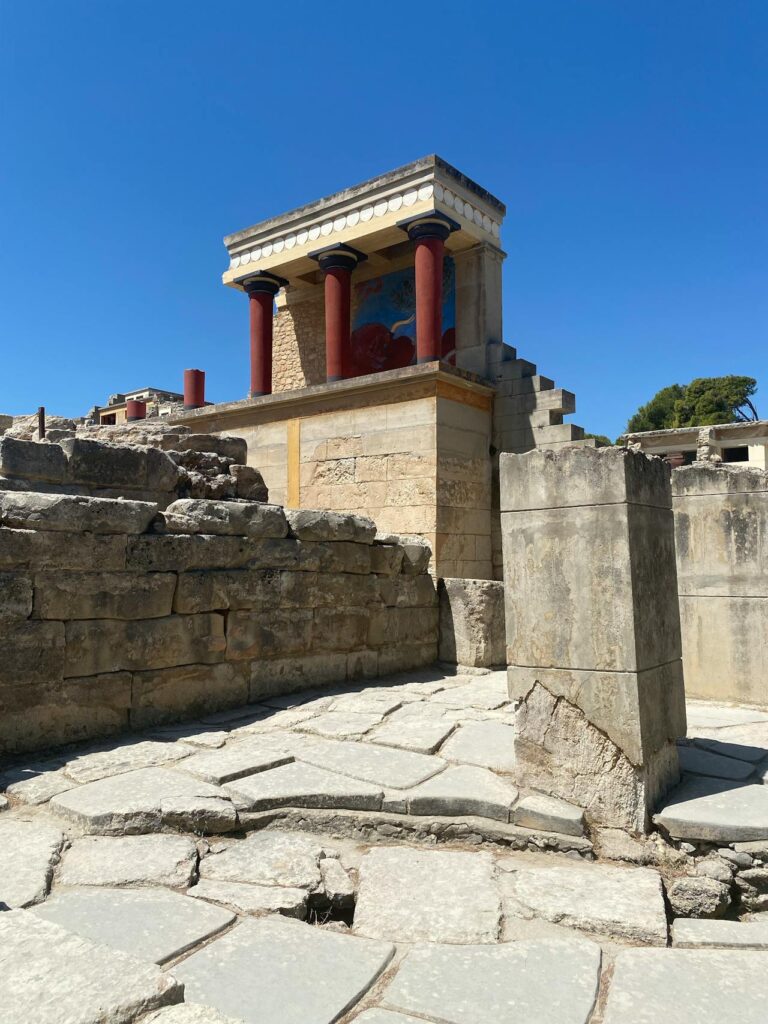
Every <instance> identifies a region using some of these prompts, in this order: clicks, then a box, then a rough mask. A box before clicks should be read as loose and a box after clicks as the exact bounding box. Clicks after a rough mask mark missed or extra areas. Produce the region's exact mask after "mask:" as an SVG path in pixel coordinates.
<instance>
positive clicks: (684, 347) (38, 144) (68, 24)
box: [0, 0, 768, 435]
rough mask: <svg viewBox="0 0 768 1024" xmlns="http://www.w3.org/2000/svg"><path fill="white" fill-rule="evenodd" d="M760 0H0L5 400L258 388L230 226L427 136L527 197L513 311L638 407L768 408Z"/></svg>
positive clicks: (610, 419)
mask: <svg viewBox="0 0 768 1024" xmlns="http://www.w3.org/2000/svg"><path fill="white" fill-rule="evenodd" d="M767 38H768V4H766V3H765V0H753V2H748V0H728V2H725V0H643V2H639V0H636V2H630V0H524V2H522V0H498V2H494V3H490V2H485V0H473V2H472V3H469V2H466V3H459V2H452V0H442V2H440V3H434V2H431V0H422V2H421V3H419V4H415V3H413V2H408V3H405V2H401V0H390V2H388V3H387V4H385V5H382V4H373V3H356V4H353V3H350V2H338V0H325V2H323V3H322V4H318V3H315V2H307V0H294V2H293V3H292V4H290V5H288V6H281V5H279V4H259V5H256V4H218V3H211V2H198V0H184V2H180V0H163V2H162V3H158V2H156V0H152V2H150V0H102V2H100V3H98V2H96V0H89V2H85V0H65V2H61V0H55V2H52V0H25V2H23V3H19V2H13V0H0V133H1V134H0V238H1V239H2V244H1V245H0V350H1V352H2V362H1V363H0V366H1V367H2V369H1V370H0V411H2V412H12V413H22V412H29V411H32V410H33V409H34V408H36V407H37V406H38V405H40V404H45V405H46V406H47V407H48V408H49V409H50V410H51V411H52V412H54V411H55V412H59V413H63V414H69V415H82V414H84V413H85V412H86V411H87V409H88V408H89V407H90V406H92V405H93V404H95V403H100V402H104V401H105V400H106V398H107V396H108V395H109V394H110V393H111V392H114V391H118V390H124V389H127V388H134V387H140V386H144V385H145V384H152V385H155V386H158V387H168V388H180V385H181V378H182V371H183V369H184V367H186V366H198V367H201V368H203V369H205V370H206V371H207V376H208V397H209V398H212V399H214V400H226V399H233V398H239V397H242V396H243V395H244V394H245V392H246V390H247V386H248V353H247V347H248V346H247V332H248V327H247V309H246V305H247V303H246V301H245V299H244V298H243V297H242V296H239V295H237V294H235V293H233V292H232V291H231V290H230V289H226V288H224V287H223V286H222V285H221V283H220V274H221V272H222V270H223V269H224V267H225V263H226V260H225V250H224V248H223V245H222V242H221V239H222V236H223V235H224V234H226V233H228V232H231V231H234V230H238V229H240V228H243V227H245V226H247V225H249V224H252V223H254V222H255V221H258V220H261V219H262V218H265V217H267V216H270V215H272V214H275V213H279V212H282V211H284V210H287V209H290V208H291V207H293V206H296V205H299V204H301V203H303V202H305V201H309V200H312V199H315V198H317V197H319V196H321V195H325V194H327V193H329V192H333V191H335V190H337V189H339V188H342V187H344V186H346V185H349V184H352V183H354V182H357V181H361V180H363V179H365V178H367V177H369V176H372V175H374V174H376V173H378V172H381V171H384V170H388V169H391V168H393V167H395V166H397V165H399V164H402V163H406V162H408V161H410V160H412V159H414V158H416V157H418V156H422V155H424V154H426V153H430V152H437V153H440V154H441V155H442V156H443V157H445V158H446V159H447V160H449V161H450V162H452V163H454V164H456V165H457V166H458V167H459V168H461V169H462V170H464V171H465V172H466V173H467V174H469V175H470V176H472V177H474V178H475V179H476V180H478V181H479V182H480V183H481V184H482V185H484V186H485V187H487V188H489V189H490V190H491V191H492V192H494V193H496V194H497V195H498V196H500V197H501V198H502V199H503V200H504V201H505V202H506V203H507V206H508V214H507V220H506V223H505V231H504V235H503V245H504V248H505V250H506V251H507V253H508V258H507V261H506V264H505V277H504V293H505V314H504V315H505V336H506V340H507V341H508V342H509V343H510V344H514V345H516V346H517V348H518V351H519V353H520V355H521V356H523V357H525V358H527V359H530V360H533V361H534V362H536V363H538V366H539V370H540V372H542V373H544V374H546V375H548V376H550V377H554V378H555V379H556V381H557V383H558V384H559V385H561V386H563V387H567V388H569V389H571V390H573V391H575V392H576V395H577V401H578V405H577V414H576V416H575V417H573V418H574V419H575V420H576V422H579V423H582V424H583V425H584V426H585V427H586V428H587V429H588V430H592V431H595V432H598V433H607V434H610V435H616V434H618V433H619V432H620V431H621V430H622V429H623V427H624V425H625V423H626V420H627V418H628V417H629V415H631V413H633V412H634V411H635V409H636V408H637V406H638V405H639V404H640V403H642V402H643V401H645V400H647V399H648V398H649V397H650V396H651V395H652V394H653V393H654V392H655V391H656V390H657V389H658V388H660V387H662V386H664V385H666V384H669V383H671V382H673V381H681V382H685V381H687V380H689V379H691V378H693V377H696V376H709V375H716V374H722V373H743V374H748V375H750V376H754V377H757V378H758V384H759V385H762V388H761V390H760V391H759V392H758V395H757V401H758V409H759V410H760V411H761V413H762V415H763V416H766V417H768V338H767V335H768V330H767V328H768V287H767V285H768V282H767V281H766V276H767V274H766V240H767V239H768V209H767V206H766V164H767V163H768V161H767V160H766V158H767V157H768V132H767V131H766V110H767V109H768V103H767V101H768V62H767V61H766V49H767V48H768V47H767V46H766V39H767Z"/></svg>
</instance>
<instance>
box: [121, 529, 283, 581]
mask: <svg viewBox="0 0 768 1024" xmlns="http://www.w3.org/2000/svg"><path fill="white" fill-rule="evenodd" d="M264 543H267V542H266V541H260V540H258V539H255V538H252V537H212V536H208V535H200V534H197V535H194V534H190V535H185V534H166V535H152V534H146V535H145V536H143V537H131V538H130V540H129V542H128V551H127V559H126V561H127V568H128V569H129V570H131V571H133V572H168V571H175V572H185V571H189V570H191V569H239V568H241V567H242V566H244V565H246V564H247V563H248V562H249V561H250V560H251V559H252V558H253V557H254V555H255V554H256V552H257V551H258V550H259V545H261V544H264Z"/></svg>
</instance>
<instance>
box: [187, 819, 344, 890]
mask: <svg viewBox="0 0 768 1024" xmlns="http://www.w3.org/2000/svg"><path fill="white" fill-rule="evenodd" d="M324 856H325V851H324V849H323V846H322V843H320V842H319V841H318V840H317V839H314V838H313V837H311V836H307V835H303V834H301V833H300V832H281V831H274V832H253V833H251V834H250V835H249V836H247V837H246V838H245V839H240V840H237V841H236V842H234V843H232V845H231V846H228V847H227V848H226V849H225V850H223V851H222V852H221V853H210V854H208V856H207V857H204V858H203V859H202V860H201V861H200V877H201V878H208V879H216V880H217V881H221V882H250V883H252V884H256V885H283V886H290V887H294V888H297V889H307V890H311V889H316V888H317V886H318V885H319V884H320V880H321V879H320V866H319V865H320V860H321V859H322V858H323V857H324Z"/></svg>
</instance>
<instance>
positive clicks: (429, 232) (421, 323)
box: [400, 214, 459, 363]
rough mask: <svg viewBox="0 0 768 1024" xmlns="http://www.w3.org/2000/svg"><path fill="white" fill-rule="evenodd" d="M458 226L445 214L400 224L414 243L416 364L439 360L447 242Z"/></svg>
mask: <svg viewBox="0 0 768 1024" xmlns="http://www.w3.org/2000/svg"><path fill="white" fill-rule="evenodd" d="M458 226H459V225H458V224H456V223H455V222H454V221H452V220H450V219H449V218H448V217H443V216H442V214H430V215H427V216H424V217H417V218H415V219H414V220H411V221H404V222H403V223H401V224H400V227H402V228H403V229H404V230H405V231H407V232H408V237H409V238H410V239H411V240H412V241H413V242H414V243H415V252H414V271H415V277H416V362H417V363H432V362H434V361H435V360H437V359H439V358H440V352H441V348H442V342H443V260H444V256H445V240H446V238H447V237H448V235H450V233H451V231H455V230H456V229H457V228H458Z"/></svg>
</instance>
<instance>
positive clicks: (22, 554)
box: [0, 527, 143, 570]
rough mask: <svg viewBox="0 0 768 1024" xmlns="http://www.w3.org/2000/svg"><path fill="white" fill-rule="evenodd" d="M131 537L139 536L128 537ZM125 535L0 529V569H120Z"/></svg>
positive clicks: (122, 565) (123, 553) (121, 567)
mask: <svg viewBox="0 0 768 1024" xmlns="http://www.w3.org/2000/svg"><path fill="white" fill-rule="evenodd" d="M132 539H134V540H138V539H143V538H132ZM125 551H126V538H125V537H124V536H119V535H101V534H76V533H74V534H70V535H69V536H68V537H67V540H66V543H62V540H61V537H59V536H57V535H56V534H55V533H38V532H36V531H34V530H9V529H6V528H5V527H2V528H0V569H84V570H90V569H102V570H112V569H124V568H125Z"/></svg>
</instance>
